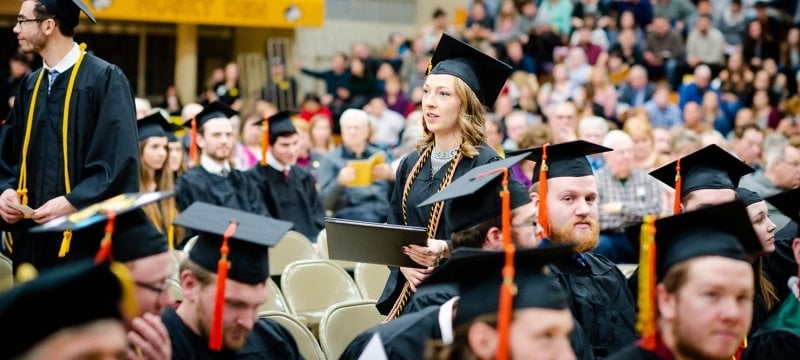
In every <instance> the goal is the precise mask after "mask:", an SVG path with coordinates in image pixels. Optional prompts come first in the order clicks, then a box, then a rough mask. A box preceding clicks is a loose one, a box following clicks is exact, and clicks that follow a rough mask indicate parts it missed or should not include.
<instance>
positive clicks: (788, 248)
mask: <svg viewBox="0 0 800 360" xmlns="http://www.w3.org/2000/svg"><path fill="white" fill-rule="evenodd" d="M795 234H797V224H796V223H795V222H793V221H790V222H789V223H788V224H786V226H784V227H783V228H781V229H780V230H778V232H776V233H775V251H774V252H772V253H771V254H769V255H766V256H765V257H764V265H763V268H762V270H763V271H764V275H765V276H766V277H767V278H768V279H769V280H770V282H772V285H773V286H775V290H776V295H777V296H778V299H786V298H787V297H788V296H789V288H788V287H786V282H787V281H788V280H789V278H790V277H792V276H795V275H797V263H796V262H795V260H794V252H793V251H792V241H794V237H795Z"/></svg>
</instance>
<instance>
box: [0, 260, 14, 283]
mask: <svg viewBox="0 0 800 360" xmlns="http://www.w3.org/2000/svg"><path fill="white" fill-rule="evenodd" d="M13 286H14V272H13V267H12V266H11V260H10V259H9V258H7V257H5V256H3V255H0V291H5V290H8V289H11V288H12V287H13Z"/></svg>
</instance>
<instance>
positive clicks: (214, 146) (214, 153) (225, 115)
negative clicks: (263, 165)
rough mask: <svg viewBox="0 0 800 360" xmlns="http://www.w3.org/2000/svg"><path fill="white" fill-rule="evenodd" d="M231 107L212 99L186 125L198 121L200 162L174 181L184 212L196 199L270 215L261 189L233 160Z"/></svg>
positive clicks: (177, 201) (233, 140)
mask: <svg viewBox="0 0 800 360" xmlns="http://www.w3.org/2000/svg"><path fill="white" fill-rule="evenodd" d="M235 114H236V112H234V111H233V110H232V109H231V108H230V107H228V106H227V105H225V104H223V103H221V102H213V103H211V104H209V105H208V106H206V107H205V108H203V111H201V112H200V113H199V114H197V116H195V117H194V118H193V119H191V120H189V121H188V122H187V123H186V124H185V126H192V122H196V129H197V140H196V141H197V146H199V147H200V163H199V165H198V166H195V167H193V168H192V169H190V170H189V171H187V172H186V173H185V174H183V175H182V176H181V177H179V178H178V181H177V182H176V183H175V200H176V203H177V205H178V210H180V211H183V210H185V209H186V208H188V207H189V206H190V205H192V204H193V203H194V202H195V201H202V202H206V203H209V204H213V205H217V206H224V207H229V208H232V209H237V210H242V211H245V212H249V213H253V214H256V215H269V212H268V211H267V208H266V206H264V200H263V197H262V196H261V193H260V191H259V190H258V188H257V187H256V185H255V184H254V183H253V181H252V180H251V179H250V177H248V176H246V175H245V173H244V172H242V171H239V170H236V169H234V168H233V167H232V162H231V161H230V157H231V154H232V153H233V144H234V142H235V140H236V138H235V135H234V134H235V133H234V130H233V124H232V123H231V121H230V117H231V116H233V115H235Z"/></svg>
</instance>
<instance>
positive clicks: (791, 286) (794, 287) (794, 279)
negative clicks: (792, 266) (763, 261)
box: [788, 276, 800, 299]
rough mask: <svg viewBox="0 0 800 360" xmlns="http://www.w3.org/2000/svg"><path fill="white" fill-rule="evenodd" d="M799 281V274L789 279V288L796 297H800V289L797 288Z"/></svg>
mask: <svg viewBox="0 0 800 360" xmlns="http://www.w3.org/2000/svg"><path fill="white" fill-rule="evenodd" d="M797 282H798V280H797V276H792V277H790V278H789V281H788V283H789V290H791V291H792V294H794V297H796V298H798V299H800V294H798V291H800V289H797Z"/></svg>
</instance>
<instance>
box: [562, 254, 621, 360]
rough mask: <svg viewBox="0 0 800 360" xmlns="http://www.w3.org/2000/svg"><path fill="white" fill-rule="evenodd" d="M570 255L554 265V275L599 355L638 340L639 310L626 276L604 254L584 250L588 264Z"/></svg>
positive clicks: (597, 355)
mask: <svg viewBox="0 0 800 360" xmlns="http://www.w3.org/2000/svg"><path fill="white" fill-rule="evenodd" d="M574 256H575V255H568V256H566V257H564V258H562V259H559V260H557V261H555V262H554V263H553V264H551V265H550V269H551V276H552V277H553V279H555V280H556V281H557V282H558V284H559V285H560V286H561V288H562V289H564V291H565V292H566V293H567V299H568V301H569V307H570V310H572V316H573V317H574V318H575V319H576V320H577V321H578V323H580V325H581V327H582V328H583V330H584V331H585V332H586V335H587V336H588V337H589V341H590V342H591V344H592V348H593V349H594V355H595V356H596V357H598V358H604V357H607V356H608V355H610V354H613V353H614V352H616V351H619V350H620V349H622V348H623V347H624V346H626V345H628V344H631V343H633V342H634V340H635V339H636V333H635V324H636V311H635V308H634V303H633V296H631V293H630V291H629V290H628V287H627V286H626V284H625V276H624V275H623V274H622V272H620V271H619V269H617V267H616V265H614V263H612V262H611V261H609V260H608V259H606V258H605V257H603V256H602V255H597V254H592V253H584V254H583V258H584V259H585V261H586V265H581V264H580V263H578V261H577V260H576V259H575V258H574Z"/></svg>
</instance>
